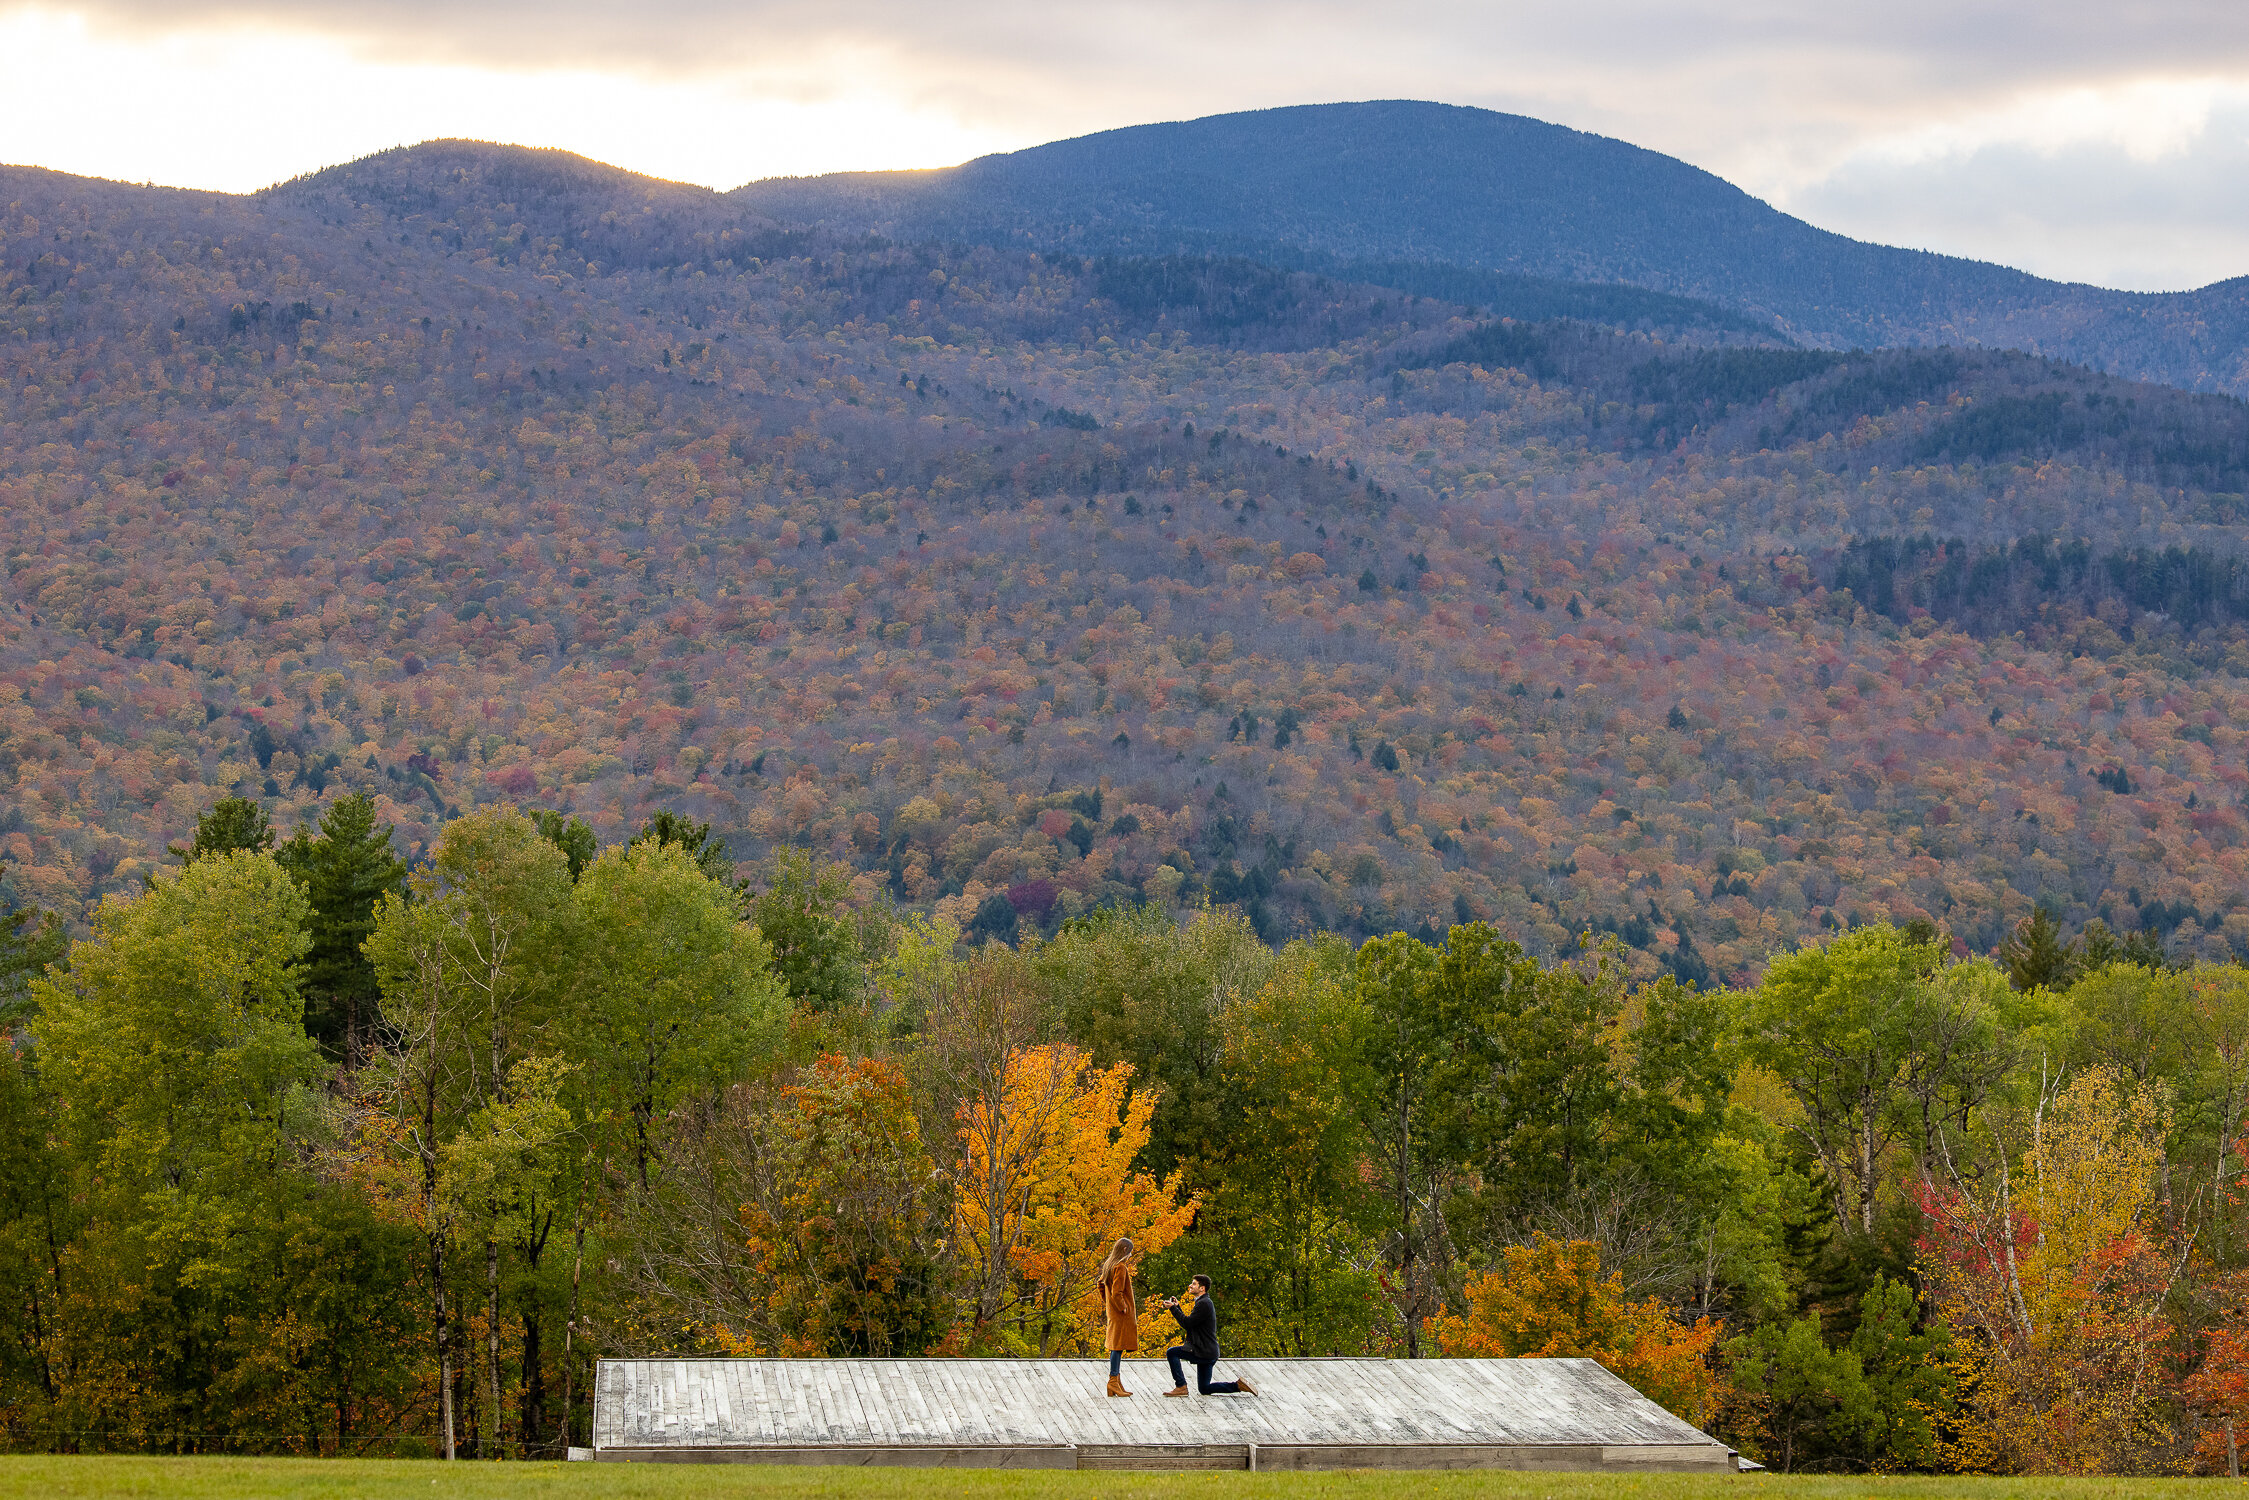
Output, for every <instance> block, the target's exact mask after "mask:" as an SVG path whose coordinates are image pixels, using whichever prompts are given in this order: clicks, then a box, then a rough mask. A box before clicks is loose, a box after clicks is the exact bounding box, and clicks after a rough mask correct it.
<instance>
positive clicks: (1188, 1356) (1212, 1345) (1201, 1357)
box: [1164, 1276, 1257, 1396]
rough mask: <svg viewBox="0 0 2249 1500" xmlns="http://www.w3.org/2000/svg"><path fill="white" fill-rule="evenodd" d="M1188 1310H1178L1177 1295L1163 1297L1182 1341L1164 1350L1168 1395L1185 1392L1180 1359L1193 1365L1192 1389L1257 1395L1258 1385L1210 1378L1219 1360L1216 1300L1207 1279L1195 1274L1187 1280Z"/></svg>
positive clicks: (1222, 1393)
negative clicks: (1193, 1277)
mask: <svg viewBox="0 0 2249 1500" xmlns="http://www.w3.org/2000/svg"><path fill="white" fill-rule="evenodd" d="M1187 1299H1188V1304H1189V1306H1188V1309H1187V1310H1186V1311H1185V1312H1182V1311H1180V1308H1179V1299H1178V1298H1177V1297H1166V1298H1164V1308H1165V1310H1166V1311H1168V1312H1169V1313H1170V1314H1171V1315H1172V1317H1173V1318H1174V1319H1176V1320H1177V1321H1178V1323H1179V1327H1180V1332H1181V1335H1182V1337H1183V1338H1184V1340H1185V1342H1184V1343H1181V1344H1176V1345H1174V1346H1173V1347H1171V1348H1169V1349H1166V1350H1165V1351H1164V1358H1165V1359H1167V1360H1169V1361H1170V1362H1171V1385H1172V1388H1171V1389H1170V1390H1168V1391H1165V1392H1164V1394H1165V1395H1167V1396H1184V1395H1186V1394H1187V1371H1186V1370H1185V1368H1184V1367H1183V1364H1182V1361H1192V1362H1193V1363H1194V1366H1195V1389H1196V1390H1197V1391H1198V1392H1200V1393H1201V1394H1203V1395H1205V1396H1219V1395H1231V1394H1232V1393H1233V1392H1235V1391H1240V1392H1241V1393H1242V1394H1243V1395H1245V1396H1254V1395H1256V1394H1257V1387H1256V1386H1254V1385H1251V1384H1250V1383H1249V1382H1248V1381H1246V1380H1213V1379H1211V1378H1210V1372H1211V1368H1212V1367H1213V1366H1215V1365H1216V1364H1217V1363H1218V1299H1217V1298H1215V1297H1213V1296H1211V1294H1210V1278H1209V1277H1208V1276H1197V1277H1196V1278H1195V1279H1194V1280H1192V1281H1190V1282H1188V1283H1187Z"/></svg>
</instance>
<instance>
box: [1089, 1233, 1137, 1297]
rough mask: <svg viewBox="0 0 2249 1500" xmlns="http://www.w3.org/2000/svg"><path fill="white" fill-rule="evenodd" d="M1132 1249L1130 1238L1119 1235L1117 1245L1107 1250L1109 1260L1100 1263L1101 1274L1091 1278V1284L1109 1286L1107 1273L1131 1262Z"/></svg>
mask: <svg viewBox="0 0 2249 1500" xmlns="http://www.w3.org/2000/svg"><path fill="white" fill-rule="evenodd" d="M1132 1249H1133V1247H1132V1236H1130V1235H1120V1236H1119V1237H1118V1239H1117V1243H1116V1244H1115V1245H1114V1246H1112V1247H1111V1248H1110V1250H1109V1258H1108V1259H1107V1260H1104V1261H1103V1262H1101V1274H1100V1275H1098V1276H1096V1277H1094V1278H1093V1284H1094V1285H1095V1286H1101V1287H1105V1286H1107V1285H1108V1284H1109V1273H1110V1272H1112V1271H1114V1270H1116V1268H1117V1267H1119V1266H1122V1265H1127V1264H1129V1263H1130V1262H1131V1260H1132Z"/></svg>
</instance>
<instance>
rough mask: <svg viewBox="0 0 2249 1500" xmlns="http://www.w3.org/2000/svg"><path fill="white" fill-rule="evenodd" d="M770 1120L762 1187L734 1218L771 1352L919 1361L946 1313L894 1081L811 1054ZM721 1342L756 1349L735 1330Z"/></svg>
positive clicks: (883, 1071)
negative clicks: (739, 1219)
mask: <svg viewBox="0 0 2249 1500" xmlns="http://www.w3.org/2000/svg"><path fill="white" fill-rule="evenodd" d="M770 1124H771V1129H770V1132H769V1134H767V1136H766V1141H765V1144H766V1145H767V1147H768V1148H769V1150H770V1151H771V1152H772V1153H773V1155H774V1157H775V1158H776V1159H775V1161H773V1162H772V1163H771V1164H770V1165H771V1167H772V1170H771V1173H770V1176H769V1177H768V1179H767V1180H768V1181H769V1182H770V1183H771V1184H772V1185H773V1191H772V1193H771V1194H770V1196H769V1198H768V1199H767V1201H765V1202H762V1203H755V1204H751V1205H747V1206H745V1208H744V1210H743V1218H744V1222H745V1227H746V1229H747V1231H748V1235H747V1237H748V1240H749V1245H750V1252H751V1260H752V1263H753V1265H755V1266H756V1267H757V1269H758V1272H759V1273H760V1274H759V1277H758V1279H759V1281H760V1283H761V1284H762V1286H763V1287H764V1289H765V1292H766V1302H767V1305H766V1307H765V1308H763V1309H761V1310H760V1311H761V1312H762V1314H763V1316H762V1317H761V1318H760V1320H759V1321H760V1322H761V1323H762V1324H763V1325H764V1327H765V1328H766V1329H768V1330H770V1331H771V1342H772V1344H773V1346H774V1347H773V1348H772V1350H771V1352H774V1353H779V1354H784V1355H800V1356H802V1355H818V1354H835V1355H900V1354H926V1353H928V1352H930V1351H931V1350H932V1349H934V1348H936V1347H938V1346H940V1345H941V1344H943V1343H944V1341H945V1339H946V1337H947V1335H948V1333H949V1332H950V1331H951V1327H952V1313H951V1301H950V1298H949V1296H948V1293H947V1282H946V1276H945V1266H944V1260H943V1254H942V1246H941V1243H940V1241H941V1237H942V1230H943V1227H944V1215H943V1207H942V1199H941V1191H942V1188H941V1184H940V1182H939V1179H938V1174H937V1169H936V1164H935V1163H934V1162H933V1161H932V1160H931V1158H930V1155H929V1151H928V1148H927V1147H926V1146H924V1144H923V1143H922V1138H921V1128H920V1125H919V1122H918V1121H917V1120H916V1118H915V1114H914V1108H913V1100H912V1097H911V1095H910V1093H909V1091H908V1089H907V1085H906V1076H905V1074H904V1073H902V1072H900V1071H899V1069H898V1066H897V1065H896V1064H895V1063H891V1062H888V1061H885V1060H883V1059H880V1058H849V1057H842V1056H837V1055H829V1056H826V1057H822V1058H820V1059H819V1060H818V1061H817V1062H815V1063H814V1064H813V1065H812V1066H811V1067H809V1068H807V1069H806V1070H805V1072H804V1074H803V1076H802V1077H801V1078H800V1079H799V1080H798V1082H796V1083H795V1084H793V1085H791V1086H790V1087H788V1088H787V1089H785V1090H783V1092H782V1097H781V1105H780V1109H779V1110H778V1112H777V1118H775V1119H774V1120H772V1121H771V1122H770ZM721 1341H722V1342H723V1343H726V1344H728V1345H729V1346H731V1347H734V1348H736V1349H738V1350H742V1351H744V1352H746V1351H747V1350H748V1349H750V1348H752V1347H754V1340H745V1339H743V1338H741V1337H740V1336H739V1335H734V1336H726V1335H724V1334H722V1336H721Z"/></svg>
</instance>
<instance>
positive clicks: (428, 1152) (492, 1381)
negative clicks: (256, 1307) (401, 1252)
mask: <svg viewBox="0 0 2249 1500" xmlns="http://www.w3.org/2000/svg"><path fill="white" fill-rule="evenodd" d="M570 898H571V882H570V866H569V862H568V859H567V858H566V856H565V854H564V852H563V851H562V849H560V848H558V847H557V846H556V845H555V844H554V843H553V842H551V841H550V840H548V839H547V838H546V837H544V836H543V835H542V833H541V832H540V830H539V828H538V827H537V825H535V824H534V823H533V822H532V821H531V819H529V818H527V817H525V816H523V815H522V814H520V813H517V812H514V811H513V810H510V809H498V810H480V811H477V812H473V813H470V814H468V815H467V816H465V817H462V818H459V819H456V820H455V821H453V822H451V823H449V824H447V825H446V828H445V836H444V837H443V838H442V839H441V840H440V841H439V843H438V846H437V849H436V850H435V852H434V854H433V856H432V858H431V860H430V862H429V863H428V864H427V865H426V866H424V867H423V868H421V869H420V870H417V871H416V872H415V873H414V875H413V877H412V879H411V880H410V881H409V883H408V894H407V895H406V896H400V895H398V894H395V893H394V894H392V895H389V896H386V897H384V899H383V903H382V905H381V906H380V907H379V908H378V909H377V911H376V914H375V932H374V935H373V937H371V938H370V939H369V941H368V944H367V952H368V957H369V958H370V959H371V960H372V961H373V962H374V965H375V972H376V977H377V980H378V982H379V983H380V985H381V989H382V1007H383V1020H384V1023H385V1025H386V1026H388V1027H389V1028H390V1031H391V1033H392V1036H393V1038H394V1041H393V1046H392V1048H391V1050H390V1052H389V1053H388V1055H387V1056H386V1059H385V1063H384V1075H383V1077H382V1079H381V1088H382V1092H383V1094H384V1096H385V1098H386V1099H387V1101H388V1104H389V1108H390V1111H391V1115H392V1118H393V1119H394V1121H395V1122H396V1128H397V1134H396V1136H395V1140H396V1141H397V1143H398V1146H399V1148H400V1149H401V1150H402V1151H403V1152H404V1154H405V1156H406V1158H407V1162H408V1164H409V1165H410V1166H411V1168H412V1171H413V1175H414V1178H415V1186H414V1189H413V1191H414V1196H415V1200H416V1209H415V1211H416V1215H417V1218H418V1221H419V1223H420V1227H421V1230H422V1233H423V1236H424V1243H425V1249H426V1257H427V1268H428V1285H429V1291H430V1299H431V1302H430V1307H431V1328H432V1334H433V1341H434V1343H435V1344H436V1347H437V1351H438V1360H439V1365H440V1383H441V1388H442V1392H443V1399H444V1403H445V1411H444V1423H443V1425H444V1439H445V1448H446V1452H447V1455H448V1456H451V1455H452V1453H453V1451H454V1448H455V1441H456V1429H455V1421H454V1418H455V1413H454V1410H453V1406H452V1401H453V1382H452V1374H453V1358H454V1347H453V1339H454V1332H455V1320H454V1316H453V1309H452V1308H451V1307H450V1306H449V1302H448V1296H447V1291H448V1265H447V1251H448V1249H449V1248H450V1246H451V1245H452V1243H453V1242H454V1240H455V1239H456V1238H457V1237H458V1236H459V1235H460V1234H461V1233H462V1230H463V1223H462V1218H461V1213H462V1204H463V1203H464V1202H466V1201H468V1200H465V1199H464V1198H463V1197H462V1196H461V1195H460V1194H459V1193H458V1192H456V1191H455V1190H454V1189H453V1187H452V1186H451V1183H450V1178H449V1171H448V1168H449V1163H450V1161H451V1160H452V1158H451V1156H450V1155H449V1153H450V1152H451V1151H452V1146H453V1142H454V1140H455V1139H456V1137H458V1136H459V1135H460V1134H461V1133H462V1132H463V1131H464V1130H469V1129H471V1128H472V1124H471V1122H473V1121H475V1120H477V1119H478V1118H479V1117H480V1115H481V1116H482V1117H484V1118H489V1117H490V1112H491V1111H494V1110H500V1109H505V1108H509V1107H511V1106H512V1105H513V1104H514V1103H515V1102H516V1101H517V1100H518V1099H519V1091H518V1090H517V1089H516V1088H515V1085H514V1079H515V1074H516V1071H517V1069H518V1068H520V1067H522V1066H523V1065H524V1064H525V1062H526V1061H527V1060H528V1059H531V1058H533V1057H535V1056H538V1055H541V1054H542V1053H547V1054H550V1055H551V1053H552V1050H553V1043H554V1041H555V1039H554V1038H552V1037H551V1036H549V1035H548V1034H547V1032H546V1026H547V1023H549V1022H550V1021H551V1020H552V1019H553V1018H554V1016H555V1014H556V1011H557V1008H558V1005H559V1003H560V1001H561V999H562V998H563V995H564V994H565V993H566V990H565V986H566V985H567V981H568V978H569V975H570V973H571V971H572V967H573V965H574V963H575V955H576V951H577V949H576V936H577V930H576V923H575V917H576V911H575V908H574V906H573V904H572V902H571V899H570ZM542 1076H543V1075H542ZM485 1203H486V1208H485V1210H484V1211H483V1212H482V1214H481V1229H480V1236H479V1237H480V1239H481V1244H482V1249H483V1261H484V1267H483V1269H484V1294H485V1297H484V1300H485V1303H486V1312H487V1320H486V1330H485V1331H486V1340H487V1344H486V1350H485V1357H486V1365H487V1380H486V1382H485V1388H486V1392H487V1398H488V1399H487V1409H486V1411H485V1412H484V1422H485V1424H486V1425H485V1426H484V1428H483V1429H482V1432H483V1436H484V1439H485V1443H486V1446H487V1447H488V1448H491V1449H492V1451H494V1452H496V1451H497V1448H496V1444H497V1441H498V1430H497V1429H498V1424H499V1422H500V1418H501V1411H500V1402H499V1400H498V1398H497V1396H496V1394H493V1393H494V1392H496V1390H497V1386H498V1379H499V1377H498V1373H497V1369H498V1338H499V1295H500V1285H499V1283H500V1268H499V1261H500V1252H501V1248H502V1245H503V1241H504V1238H505V1231H506V1229H507V1227H508V1225H507V1223H506V1222H505V1215H504V1213H503V1211H502V1206H501V1205H502V1200H501V1199H498V1198H487V1199H486V1200H485ZM537 1243H538V1244H539V1245H543V1244H544V1240H543V1237H542V1238H541V1239H540V1240H539V1241H538V1242H537Z"/></svg>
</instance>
